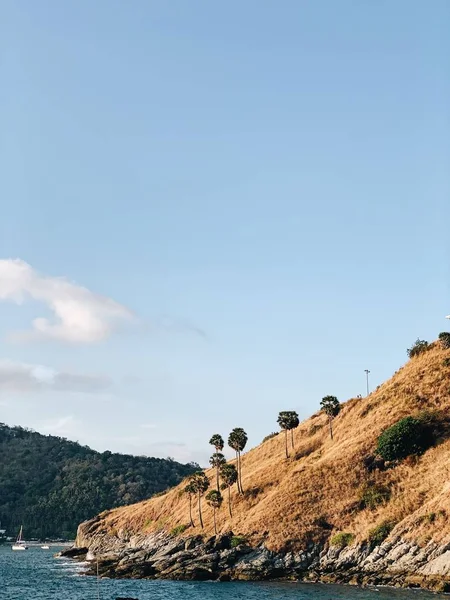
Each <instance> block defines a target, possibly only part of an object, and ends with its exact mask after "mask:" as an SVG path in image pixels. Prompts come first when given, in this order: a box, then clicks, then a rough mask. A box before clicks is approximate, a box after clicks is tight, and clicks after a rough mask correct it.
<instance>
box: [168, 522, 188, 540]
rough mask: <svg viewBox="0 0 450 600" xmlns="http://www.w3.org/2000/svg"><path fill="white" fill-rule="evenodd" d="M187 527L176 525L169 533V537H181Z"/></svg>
mask: <svg viewBox="0 0 450 600" xmlns="http://www.w3.org/2000/svg"><path fill="white" fill-rule="evenodd" d="M186 529H187V527H186V525H177V526H176V527H174V528H173V529H172V531H171V532H170V535H171V536H173V537H176V536H177V535H181V534H182V533H184V532H185V531H186Z"/></svg>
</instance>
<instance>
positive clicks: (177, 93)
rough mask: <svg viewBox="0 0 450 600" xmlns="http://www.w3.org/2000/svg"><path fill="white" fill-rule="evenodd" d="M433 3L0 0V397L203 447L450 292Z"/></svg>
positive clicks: (353, 357) (359, 379) (47, 426)
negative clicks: (61, 0) (211, 437)
mask: <svg viewBox="0 0 450 600" xmlns="http://www.w3.org/2000/svg"><path fill="white" fill-rule="evenodd" d="M449 26H450V3H448V2H447V0H434V1H433V2H431V3H430V2H426V1H425V0H423V1H418V0H394V1H392V0H379V1H378V2H372V1H371V0H358V1H356V0H354V1H352V0H341V1H340V2H336V1H335V0H319V1H317V0H303V1H302V2H299V1H298V0H281V1H280V2H272V1H268V0H258V1H256V0H245V2H242V0H240V1H237V0H230V1H228V2H225V3H224V2H209V1H207V0H190V1H189V2H186V1H185V0H171V1H170V2H167V0H133V1H132V2H123V1H121V0H96V2H89V1H88V0H76V1H75V0H66V1H65V2H59V1H57V0H41V1H40V2H35V1H34V0H3V1H2V2H1V4H0V56H1V60H0V81H1V87H0V132H1V133H0V164H1V176H0V208H1V213H0V421H2V422H5V423H7V424H9V425H22V426H24V427H31V428H33V429H36V430H38V431H40V432H42V433H46V434H54V435H60V436H63V437H67V438H69V439H74V440H78V441H80V443H82V444H88V445H90V446H92V447H94V448H96V449H98V450H102V451H103V450H106V449H110V450H113V451H119V452H126V453H133V454H139V455H141V454H146V455H153V456H161V457H166V456H171V457H174V458H175V459H177V460H181V461H183V462H186V461H191V460H193V461H197V462H200V463H201V464H206V463H207V459H208V456H209V454H210V453H211V449H210V447H209V446H208V440H209V438H210V436H211V435H212V434H213V433H216V432H219V433H221V434H222V435H223V436H224V437H226V436H227V435H228V433H229V431H230V430H231V429H232V428H233V427H243V428H244V429H245V430H246V431H247V432H248V435H249V447H251V446H254V445H257V444H258V443H259V442H260V441H261V439H262V438H263V437H264V436H265V435H267V434H268V433H270V432H272V431H275V430H277V422H276V419H277V415H278V412H279V411H280V410H296V411H297V412H298V413H299V415H300V418H301V419H304V418H306V417H307V416H309V415H310V414H312V413H313V412H315V411H317V410H318V407H319V403H320V400H321V398H322V397H323V396H325V395H328V394H332V395H336V396H337V397H338V398H339V399H340V400H341V401H345V400H346V399H348V398H350V397H354V396H356V395H357V394H365V384H366V380H365V373H364V369H369V370H370V386H371V388H374V387H375V386H377V385H379V384H380V383H381V382H383V381H384V380H385V379H387V378H388V377H390V376H391V374H392V373H393V372H395V371H396V370H397V369H398V368H399V367H400V366H401V365H402V364H403V363H404V362H405V360H406V348H407V347H409V346H411V344H412V343H413V342H414V341H415V340H416V338H418V337H419V338H423V339H427V340H432V339H435V338H436V337H437V335H438V333H439V332H440V331H442V330H446V328H447V329H448V326H449V325H450V323H449V322H448V321H447V322H446V321H445V318H444V317H445V315H447V314H449V313H450V285H449V284H450V242H449V239H450V236H449V235H448V227H449V225H450V202H449V193H450V174H449V173H450V171H449V169H448V165H450V75H449V73H450V38H449V36H448V30H449Z"/></svg>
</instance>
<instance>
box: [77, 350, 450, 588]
mask: <svg viewBox="0 0 450 600" xmlns="http://www.w3.org/2000/svg"><path fill="white" fill-rule="evenodd" d="M280 408H283V407H282V406H281V407H280ZM274 416H276V415H274ZM411 416H412V417H415V418H417V420H419V421H420V423H422V424H425V425H426V427H427V429H428V432H429V434H430V436H431V437H430V436H429V437H430V440H429V444H428V446H429V447H425V448H423V449H422V451H420V452H416V453H415V454H414V453H413V454H412V455H411V456H409V457H407V458H404V459H401V460H391V461H390V462H389V461H384V460H381V459H380V458H379V457H378V458H377V456H376V449H377V443H378V439H379V436H380V435H381V434H382V432H384V431H385V430H387V429H388V428H390V427H391V426H393V425H395V424H396V423H398V422H399V421H400V420H402V419H403V418H406V417H411ZM413 422H414V423H415V422H416V420H414V421H413ZM449 423H450V350H449V349H448V348H446V347H445V346H444V345H443V344H442V343H440V342H436V343H434V344H432V345H430V347H429V348H425V351H424V352H422V353H420V354H418V355H417V356H414V358H412V359H411V360H410V361H409V362H408V363H407V364H406V365H405V366H403V367H402V368H401V369H400V370H399V371H397V372H396V373H395V375H394V376H393V377H392V379H390V380H389V381H387V382H386V383H385V384H383V385H381V386H380V387H379V388H377V390H376V391H374V392H373V393H371V394H370V395H369V396H368V397H366V398H353V399H350V400H349V401H347V402H346V403H344V404H343V405H341V411H340V413H339V415H338V416H337V417H336V418H335V419H334V421H333V430H334V436H333V439H331V438H330V435H329V429H328V420H327V416H326V415H325V414H324V413H323V412H318V413H316V414H314V415H313V416H312V417H311V418H310V419H308V420H306V421H304V422H303V423H301V424H300V426H299V427H297V428H296V429H295V430H294V440H295V452H293V453H292V455H291V457H290V458H289V459H286V458H285V456H284V452H285V451H284V436H283V435H276V436H273V437H270V438H269V439H267V440H266V441H264V442H263V443H261V444H260V445H259V446H258V447H256V448H254V449H252V450H250V451H249V452H247V453H246V454H245V455H244V456H243V457H242V472H243V488H244V494H242V495H240V494H238V491H237V489H235V488H233V490H232V494H231V500H232V507H233V516H232V518H231V517H230V516H229V514H228V511H227V508H226V503H224V504H223V506H222V508H221V509H220V510H219V511H218V513H217V526H218V533H219V536H218V537H217V538H213V537H212V536H214V521H213V510H212V509H211V508H210V507H209V506H207V505H206V503H205V502H204V501H203V520H204V529H202V528H201V527H200V525H199V519H198V517H197V513H196V508H195V510H194V521H195V526H194V527H189V520H190V519H189V498H188V496H187V495H186V494H185V493H183V487H184V485H185V483H184V484H182V485H181V486H179V487H177V488H175V489H172V490H170V491H169V492H167V493H166V494H165V495H164V496H161V497H158V498H153V499H151V500H147V501H145V502H142V503H140V504H136V505H133V506H128V507H126V508H118V509H116V510H113V511H109V512H107V513H105V514H103V515H100V517H98V518H97V519H96V520H94V521H90V522H88V523H84V524H82V525H81V526H80V528H79V532H78V539H77V545H78V546H79V547H81V546H84V547H87V548H89V549H90V551H91V553H94V554H96V555H97V556H101V555H102V554H104V553H106V552H109V553H111V552H114V553H116V555H117V560H118V562H117V563H114V562H113V566H112V567H111V555H110V556H109V558H110V562H109V563H108V565H107V566H105V571H104V572H106V573H108V574H109V575H112V576H114V575H116V576H121V575H128V576H129V575H134V576H146V577H173V578H232V579H233V578H249V579H251V578H263V577H268V578H271V577H280V576H281V577H285V576H287V577H292V576H294V577H310V578H316V579H322V580H330V579H331V580H333V579H334V580H342V581H353V582H354V581H358V582H360V581H369V582H370V581H372V582H378V583H379V582H386V583H392V582H394V583H401V584H408V585H409V584H411V585H418V584H420V585H429V586H433V585H434V586H438V587H439V586H440V585H441V584H442V585H444V586H447V585H448V584H447V583H446V582H447V576H448V575H449V574H450V559H449V558H448V556H449V555H450V550H449V549H450V495H449V491H450V485H449V477H448V476H449V464H450V462H449V459H450V437H449V433H448V432H449ZM425 425H424V426H425ZM424 450H425V451H424ZM206 474H207V476H208V478H209V480H210V485H211V487H214V485H215V483H214V481H215V480H214V478H215V475H214V472H213V471H212V470H209V471H207V472H206ZM195 506H196V505H195V502H194V507H195ZM229 532H234V534H230V533H229ZM213 539H216V542H214V541H211V540H213ZM208 540H209V541H208ZM227 540H228V541H227ZM202 544H203V545H202ZM131 547H134V548H135V549H136V547H140V548H144V549H145V550H146V554H145V558H142V556H144V555H139V554H138V555H137V557H136V559H135V560H134V561H133V560H132V561H131V562H129V561H128V562H126V560H125V558H124V557H126V556H128V554H127V552H131V550H130V548H131ZM192 548H197V550H195V552H194V551H191V550H190V549H192ZM233 548H234V550H233ZM239 549H241V551H240V553H239V552H238V550H239ZM188 550H189V552H188ZM234 551H235V554H230V553H233V552H234ZM155 552H156V556H158V557H159V558H158V561H156V560H155V561H153V559H151V558H149V557H150V556H151V555H152V553H153V554H154V553H155ZM192 552H194V554H192ZM252 552H253V554H252ZM227 553H228V554H227ZM248 553H250V554H248ZM139 556H140V558H139ZM161 557H163V558H164V560H163V559H162V558H161ZM177 557H178V558H177ZM214 557H215V558H214ZM119 558H120V560H121V561H122V562H120V560H119ZM127 560H128V559H127ZM129 560H131V559H129ZM124 561H125V562H124ZM139 561H140V562H139ZM130 565H131V566H130ZM306 574H307V575H306ZM436 578H437V580H438V583H436ZM442 582H444V583H442Z"/></svg>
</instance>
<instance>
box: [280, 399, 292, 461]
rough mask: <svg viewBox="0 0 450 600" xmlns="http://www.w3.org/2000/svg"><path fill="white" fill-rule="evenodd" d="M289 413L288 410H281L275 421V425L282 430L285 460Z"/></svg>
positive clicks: (287, 455) (287, 450)
mask: <svg viewBox="0 0 450 600" xmlns="http://www.w3.org/2000/svg"><path fill="white" fill-rule="evenodd" d="M289 415H290V411H288V410H282V411H281V412H280V413H279V415H278V419H277V423H278V425H279V426H280V427H281V429H283V430H284V442H285V450H286V458H289V449H288V438H287V432H288V429H290V426H289V425H290V422H291V419H290V416H289Z"/></svg>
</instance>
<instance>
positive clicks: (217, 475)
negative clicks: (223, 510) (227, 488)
mask: <svg viewBox="0 0 450 600" xmlns="http://www.w3.org/2000/svg"><path fill="white" fill-rule="evenodd" d="M216 482H217V491H218V492H219V491H220V486H219V463H217V464H216Z"/></svg>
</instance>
